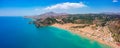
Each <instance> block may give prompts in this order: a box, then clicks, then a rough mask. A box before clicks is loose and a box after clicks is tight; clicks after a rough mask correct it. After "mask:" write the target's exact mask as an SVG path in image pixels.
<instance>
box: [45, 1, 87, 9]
mask: <svg viewBox="0 0 120 48" xmlns="http://www.w3.org/2000/svg"><path fill="white" fill-rule="evenodd" d="M83 7H87V5H85V4H84V3H83V2H79V3H70V2H65V3H60V4H56V5H52V6H48V7H46V8H45V10H54V9H71V8H83Z"/></svg>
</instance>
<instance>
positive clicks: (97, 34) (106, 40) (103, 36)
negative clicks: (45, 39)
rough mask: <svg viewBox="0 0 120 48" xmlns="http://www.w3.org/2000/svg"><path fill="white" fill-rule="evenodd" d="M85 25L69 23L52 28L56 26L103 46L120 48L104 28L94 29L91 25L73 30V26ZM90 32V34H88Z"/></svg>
mask: <svg viewBox="0 0 120 48" xmlns="http://www.w3.org/2000/svg"><path fill="white" fill-rule="evenodd" d="M83 25H84V24H72V23H67V24H57V23H56V24H53V25H52V26H55V27H58V28H61V29H65V30H68V31H70V32H71V33H74V34H78V35H81V36H83V37H87V38H89V39H92V40H95V41H98V42H99V43H102V44H105V45H108V46H110V47H112V48H120V47H119V46H117V45H116V43H115V42H114V41H113V39H112V37H111V34H110V33H108V32H109V31H108V30H107V29H106V28H104V30H105V31H104V30H102V28H101V27H98V28H100V29H97V30H96V29H93V28H92V27H93V26H94V25H90V26H87V27H84V28H71V27H72V26H83ZM101 30H102V31H103V32H104V33H101ZM88 31H89V32H88Z"/></svg>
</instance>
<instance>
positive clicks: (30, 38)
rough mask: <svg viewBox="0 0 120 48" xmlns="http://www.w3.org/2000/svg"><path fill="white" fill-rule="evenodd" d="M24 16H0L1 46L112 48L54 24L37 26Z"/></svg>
mask: <svg viewBox="0 0 120 48" xmlns="http://www.w3.org/2000/svg"><path fill="white" fill-rule="evenodd" d="M29 21H30V20H29V19H24V18H23V17H0V48H110V47H109V46H106V45H103V44H100V43H98V42H96V41H94V40H90V39H88V38H83V37H81V36H78V35H75V34H72V33H70V32H69V31H66V30H63V29H59V28H56V27H52V26H47V27H42V28H36V27H35V26H34V25H33V24H28V22H29Z"/></svg>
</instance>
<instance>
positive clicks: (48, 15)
mask: <svg viewBox="0 0 120 48" xmlns="http://www.w3.org/2000/svg"><path fill="white" fill-rule="evenodd" d="M67 15H68V14H67V13H55V12H47V13H43V14H41V15H38V18H47V17H55V16H67Z"/></svg>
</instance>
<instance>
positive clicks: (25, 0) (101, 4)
mask: <svg viewBox="0 0 120 48" xmlns="http://www.w3.org/2000/svg"><path fill="white" fill-rule="evenodd" d="M51 11H53V12H58V13H59V12H62V13H73V14H77V13H80V14H84V13H102V12H120V0H0V16H26V15H31V16H32V15H39V14H42V13H45V12H51Z"/></svg>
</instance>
